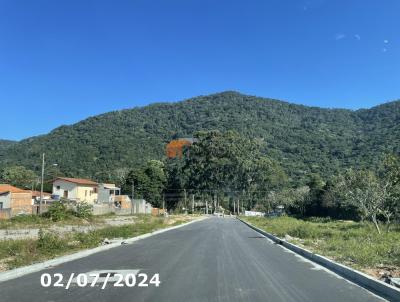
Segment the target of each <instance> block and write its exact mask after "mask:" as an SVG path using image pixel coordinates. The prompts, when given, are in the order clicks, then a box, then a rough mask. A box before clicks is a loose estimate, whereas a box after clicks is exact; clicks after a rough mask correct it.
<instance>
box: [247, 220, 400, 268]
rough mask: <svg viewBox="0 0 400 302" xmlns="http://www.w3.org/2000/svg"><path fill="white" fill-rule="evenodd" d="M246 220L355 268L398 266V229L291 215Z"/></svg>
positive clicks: (399, 256) (399, 258)
mask: <svg viewBox="0 0 400 302" xmlns="http://www.w3.org/2000/svg"><path fill="white" fill-rule="evenodd" d="M244 220H246V221H248V222H249V223H251V224H253V225H255V226H257V227H259V228H261V229H263V230H265V231H267V232H269V233H272V234H275V235H277V236H278V237H284V236H285V235H286V234H287V235H290V236H292V237H295V239H294V240H295V242H294V243H301V244H302V245H303V246H305V247H306V248H308V249H310V250H312V251H313V252H316V253H318V254H320V255H324V256H328V257H330V258H332V259H334V260H336V261H338V262H342V263H344V264H347V265H350V266H352V267H355V268H357V269H365V268H376V267H382V266H389V267H397V268H400V228H399V226H396V227H393V228H392V230H391V231H390V232H388V233H386V232H385V233H382V234H381V235H379V234H378V233H377V232H376V230H375V229H374V226H373V225H372V224H370V223H361V222H353V221H335V220H330V219H315V218H314V219H307V220H300V219H296V218H292V217H279V218H260V217H245V218H244Z"/></svg>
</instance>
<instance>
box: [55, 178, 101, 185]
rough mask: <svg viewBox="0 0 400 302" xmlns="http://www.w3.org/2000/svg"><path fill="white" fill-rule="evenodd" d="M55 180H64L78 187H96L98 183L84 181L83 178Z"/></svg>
mask: <svg viewBox="0 0 400 302" xmlns="http://www.w3.org/2000/svg"><path fill="white" fill-rule="evenodd" d="M56 180H64V181H68V182H72V183H75V184H78V185H87V186H97V185H98V183H97V182H95V181H93V180H90V179H85V178H71V177H57V178H56V179H55V181H56Z"/></svg>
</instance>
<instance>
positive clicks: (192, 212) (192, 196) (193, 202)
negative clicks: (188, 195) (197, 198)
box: [192, 194, 194, 214]
mask: <svg viewBox="0 0 400 302" xmlns="http://www.w3.org/2000/svg"><path fill="white" fill-rule="evenodd" d="M192 214H194V194H192Z"/></svg>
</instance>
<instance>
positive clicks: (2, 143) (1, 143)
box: [0, 139, 16, 153]
mask: <svg viewBox="0 0 400 302" xmlns="http://www.w3.org/2000/svg"><path fill="white" fill-rule="evenodd" d="M15 143H16V142H15V141H10V140H6V139H0V153H1V152H2V151H3V150H5V149H6V148H8V147H10V146H11V145H13V144H15Z"/></svg>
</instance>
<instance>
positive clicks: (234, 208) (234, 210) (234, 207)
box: [233, 200, 236, 215]
mask: <svg viewBox="0 0 400 302" xmlns="http://www.w3.org/2000/svg"><path fill="white" fill-rule="evenodd" d="M235 204H236V203H235V200H233V215H236V206H235Z"/></svg>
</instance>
